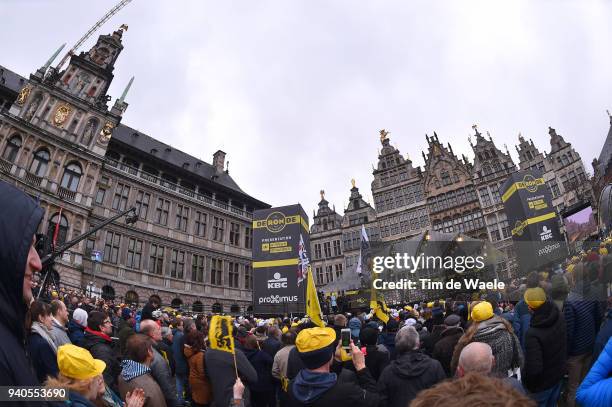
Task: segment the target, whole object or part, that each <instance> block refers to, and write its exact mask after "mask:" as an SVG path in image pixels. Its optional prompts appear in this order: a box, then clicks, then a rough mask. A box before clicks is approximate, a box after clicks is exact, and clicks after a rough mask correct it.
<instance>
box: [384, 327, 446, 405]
mask: <svg viewBox="0 0 612 407" xmlns="http://www.w3.org/2000/svg"><path fill="white" fill-rule="evenodd" d="M419 345H420V341H419V334H418V332H417V331H416V329H414V327H412V326H407V327H405V328H402V329H400V330H399V332H398V333H397V336H396V337H395V350H396V352H397V359H396V360H394V361H392V362H391V364H390V365H389V366H387V367H386V368H385V370H383V372H382V374H381V375H380V379H378V391H379V393H380V405H381V406H389V407H406V406H407V405H409V404H410V402H411V401H412V400H413V399H414V398H415V397H416V395H417V393H418V392H420V391H421V390H425V389H428V388H430V387H432V386H433V385H435V384H436V383H438V382H440V381H442V380H444V379H446V374H445V373H444V369H443V368H442V365H441V364H440V362H438V361H437V360H435V359H432V358H430V357H429V356H427V355H426V354H425V353H423V352H421V351H419Z"/></svg>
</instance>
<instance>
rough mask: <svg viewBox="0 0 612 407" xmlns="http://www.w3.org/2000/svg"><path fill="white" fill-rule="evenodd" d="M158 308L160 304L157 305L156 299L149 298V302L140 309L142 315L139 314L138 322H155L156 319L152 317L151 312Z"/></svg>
mask: <svg viewBox="0 0 612 407" xmlns="http://www.w3.org/2000/svg"><path fill="white" fill-rule="evenodd" d="M160 306H161V304H160V303H159V301H158V300H157V298H156V297H154V296H151V298H149V301H148V302H147V303H146V304H145V306H144V307H142V313H141V314H140V321H141V322H142V321H146V320H147V319H152V320H157V318H155V317H154V316H153V311H156V310H158V309H159V307H160Z"/></svg>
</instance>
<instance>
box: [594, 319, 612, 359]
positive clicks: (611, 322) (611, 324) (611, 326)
mask: <svg viewBox="0 0 612 407" xmlns="http://www.w3.org/2000/svg"><path fill="white" fill-rule="evenodd" d="M610 337H612V309H609V310H608V313H607V314H606V319H605V321H604V323H603V325H602V326H601V329H600V330H599V333H598V334H597V338H595V347H594V348H593V360H597V358H598V357H599V354H600V353H601V351H602V350H603V349H604V347H605V346H606V343H607V342H608V339H610Z"/></svg>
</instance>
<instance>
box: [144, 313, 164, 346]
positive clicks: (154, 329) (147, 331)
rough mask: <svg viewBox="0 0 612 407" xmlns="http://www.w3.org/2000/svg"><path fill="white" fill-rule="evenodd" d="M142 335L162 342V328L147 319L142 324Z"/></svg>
mask: <svg viewBox="0 0 612 407" xmlns="http://www.w3.org/2000/svg"><path fill="white" fill-rule="evenodd" d="M140 333H142V334H144V335H147V336H148V337H150V338H151V339H153V340H154V341H156V342H159V341H161V340H162V336H161V328H160V326H159V325H157V322H155V321H153V320H152V319H145V320H144V321H142V322H141V323H140Z"/></svg>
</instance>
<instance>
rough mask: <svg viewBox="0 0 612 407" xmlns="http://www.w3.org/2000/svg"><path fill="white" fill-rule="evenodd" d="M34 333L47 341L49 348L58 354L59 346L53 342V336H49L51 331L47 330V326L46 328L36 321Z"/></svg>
mask: <svg viewBox="0 0 612 407" xmlns="http://www.w3.org/2000/svg"><path fill="white" fill-rule="evenodd" d="M32 332H34V333H37V334H39V335H40V336H42V338H43V339H44V340H45V341H47V343H48V344H49V346H51V349H53V353H55V354H57V346H56V345H55V343H54V342H53V339H51V336H50V335H49V331H48V330H47V327H46V326H44V325H43V324H41V323H40V322H38V321H34V322H32Z"/></svg>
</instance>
